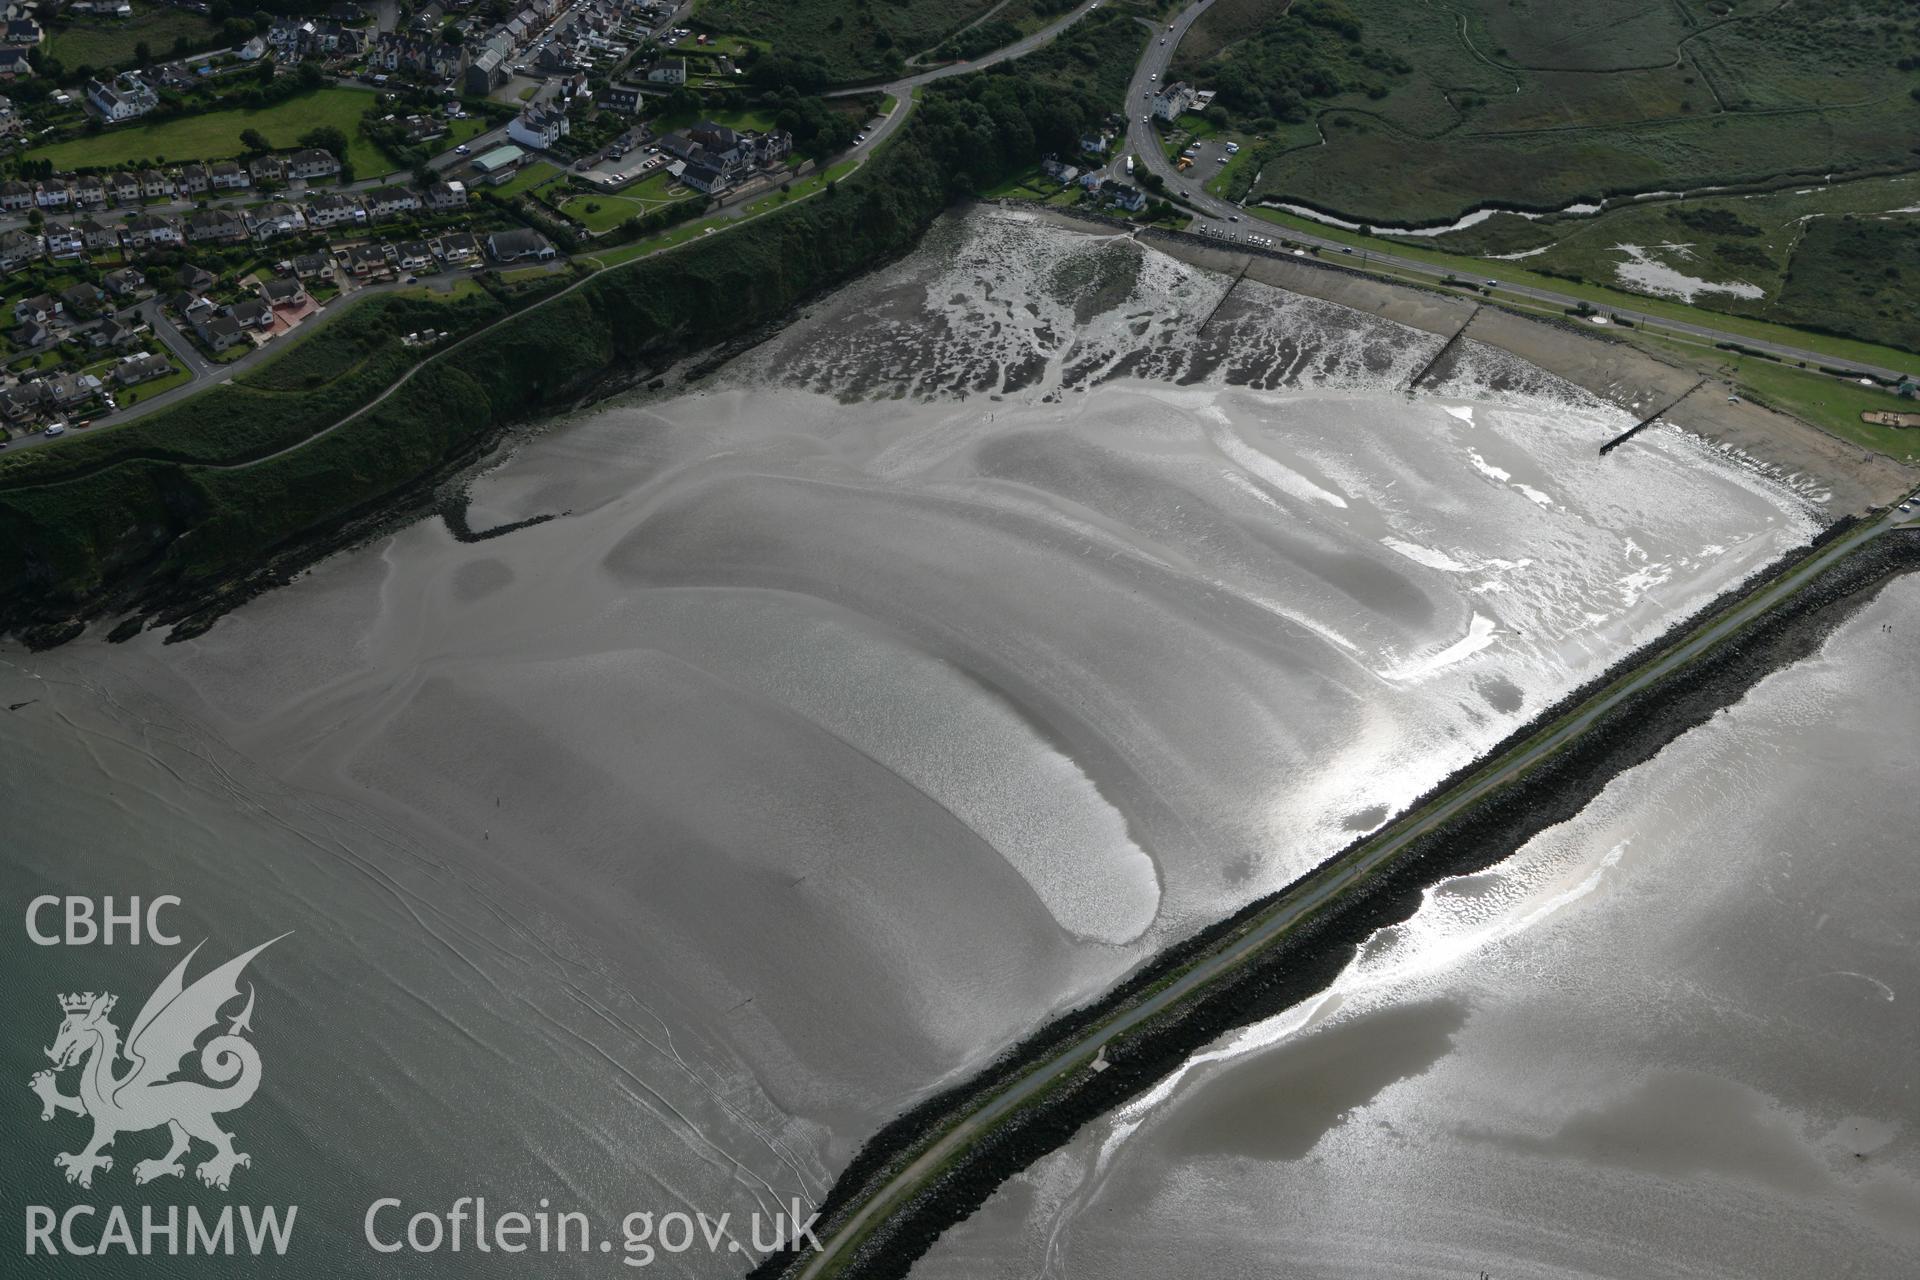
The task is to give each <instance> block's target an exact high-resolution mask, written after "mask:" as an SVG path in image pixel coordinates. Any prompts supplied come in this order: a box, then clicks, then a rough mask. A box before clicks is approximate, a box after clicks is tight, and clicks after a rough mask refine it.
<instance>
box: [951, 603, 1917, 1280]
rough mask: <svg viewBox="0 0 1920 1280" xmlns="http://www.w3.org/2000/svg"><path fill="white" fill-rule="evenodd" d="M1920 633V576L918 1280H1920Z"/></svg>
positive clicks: (1404, 930) (1064, 1163)
mask: <svg viewBox="0 0 1920 1280" xmlns="http://www.w3.org/2000/svg"><path fill="white" fill-rule="evenodd" d="M1889 624H1890V625H1891V626H1892V628H1893V629H1892V631H1891V632H1889V631H1887V630H1886V629H1885V628H1886V627H1887V626H1888V625H1889ZM1916 635H1920V579H1916V578H1914V577H1912V576H1909V577H1907V578H1904V579H1900V580H1897V581H1895V582H1894V583H1893V584H1892V585H1891V586H1890V587H1889V588H1888V589H1887V590H1886V591H1885V592H1884V594H1883V595H1882V596H1881V597H1879V598H1878V599H1877V600H1876V601H1875V602H1873V603H1872V604H1871V605H1869V606H1868V607H1867V608H1866V609H1864V610H1863V611H1862V612H1861V613H1860V614H1859V615H1858V616H1856V617H1855V618H1854V619H1852V620H1851V621H1849V622H1848V623H1847V624H1845V625H1844V627H1843V628H1842V629H1841V630H1839V631H1838V632H1837V633H1836V634H1835V635H1834V636H1833V637H1832V638H1831V639H1830V640H1829V641H1828V643H1827V644H1826V646H1825V648H1824V649H1823V651H1822V652H1821V653H1820V654H1819V655H1818V656H1817V657H1814V658H1812V659H1809V660H1807V661H1805V662H1802V663H1799V664H1797V665H1795V666H1792V667H1789V668H1787V669H1785V670H1783V671H1780V672H1778V673H1776V674H1774V675H1773V676H1771V677H1769V678H1768V679H1767V680H1766V681H1764V682H1763V683H1762V684H1760V685H1759V686H1758V687H1756V688H1755V689H1754V690H1753V691H1752V692H1751V693H1750V694H1749V695H1748V696H1747V697H1746V698H1745V699H1744V700H1742V701H1741V702H1740V703H1738V704H1736V705H1735V706H1734V707H1733V708H1731V709H1730V710H1728V711H1727V712H1725V713H1723V714H1721V715H1720V716H1718V717H1716V718H1715V719H1714V720H1712V721H1711V722H1709V723H1708V724H1706V725H1703V726H1701V727H1700V728H1698V729H1696V730H1694V731H1693V732H1691V733H1689V734H1687V735H1685V736H1684V737H1682V738H1681V739H1679V740H1678V741H1676V742H1675V743H1674V744H1672V745H1671V746H1669V747H1668V748H1667V749H1666V750H1665V751H1663V752H1662V753H1661V754H1660V755H1659V756H1658V757H1656V758H1655V759H1654V760H1652V761H1651V762H1649V763H1647V764H1645V765H1643V766H1641V767H1639V768H1636V769H1633V770H1631V771H1629V772H1627V773H1625V774H1622V775H1621V776H1620V777H1618V778H1617V779H1615V780H1614V782H1613V783H1612V785H1610V786H1609V787H1608V788H1607V790H1606V791H1605V792H1604V793H1603V794H1602V795H1601V796H1600V797H1599V798H1598V799H1596V800H1595V802H1594V803H1593V804H1592V805H1591V806H1589V807H1588V809H1587V810H1586V811H1585V812H1583V813H1582V814H1581V815H1580V816H1579V817H1578V818H1576V819H1575V820H1573V821H1571V822H1568V823H1566V824H1564V825H1562V826H1560V827H1556V828H1554V829H1552V830H1549V831H1547V832H1544V833H1542V834H1541V835H1540V836H1539V837H1537V838H1536V839H1534V840H1533V841H1531V842H1530V843H1529V844H1528V845H1527V846H1525V847H1524V848H1523V849H1521V850H1520V851H1519V853H1517V854H1516V855H1515V856H1514V857H1513V858H1512V859H1510V860H1509V861H1507V862H1505V863H1502V864H1501V865H1499V866H1496V867H1494V868H1492V869H1490V870H1488V871H1486V872H1483V873H1480V874H1477V875H1473V876H1468V877H1464V878H1460V879H1456V880H1453V881H1450V882H1446V883H1443V884H1441V885H1439V886H1437V887H1436V888H1434V889H1433V890H1431V891H1430V892H1429V893H1428V895H1427V900H1426V903H1425V905H1424V907H1423V908H1422V909H1421V910H1420V911H1419V913H1418V914H1417V915H1416V916H1415V917H1414V918H1413V919H1411V920H1410V921H1408V922H1407V923H1406V924H1404V925H1401V926H1397V927H1395V928H1392V929H1389V930H1385V931H1383V932H1382V933H1381V934H1379V935H1376V937H1375V938H1374V939H1373V941H1372V942H1371V943H1369V944H1368V945H1367V947H1366V948H1364V950H1363V953H1362V955H1361V956H1360V957H1359V958H1358V959H1357V960H1356V962H1355V963H1354V964H1353V965H1352V966H1351V967H1350V969H1349V970H1348V971H1347V972H1346V973H1345V974H1344V975H1343V976H1342V977H1341V978H1340V979H1339V980H1338V981H1337V982H1336V984H1335V985H1334V987H1333V988H1332V989H1331V990H1330V991H1329V992H1328V993H1327V994H1325V995H1324V996H1322V997H1320V998H1316V999H1314V1000H1310V1001H1308V1002H1306V1003H1305V1004H1304V1005H1302V1006H1300V1007H1297V1008H1295V1009H1293V1010H1290V1011H1288V1012H1287V1013H1285V1014H1283V1015H1280V1016H1278V1017H1276V1018H1274V1019H1272V1020H1270V1021H1268V1022H1266V1023H1263V1024H1260V1025H1256V1026H1253V1027H1249V1028H1247V1029H1245V1030H1243V1031H1240V1032H1236V1033H1233V1034H1231V1035H1228V1036H1226V1037H1224V1038H1223V1039H1222V1040H1220V1041H1219V1042H1217V1043H1216V1044H1214V1045H1212V1046H1209V1047H1208V1048H1207V1049H1205V1050H1203V1051H1202V1052H1200V1053H1198V1054H1196V1055H1195V1056H1194V1057H1193V1058H1192V1059H1191V1060H1190V1061H1189V1062H1188V1063H1187V1064H1186V1066H1185V1067H1184V1068H1182V1069H1181V1071H1180V1073H1179V1074H1178V1075H1177V1076H1176V1077H1174V1078H1172V1079H1170V1080H1168V1081H1166V1082H1163V1083H1162V1084H1161V1085H1160V1086H1159V1087H1157V1088H1156V1089H1154V1090H1153V1091H1152V1092H1151V1093H1149V1094H1148V1095H1146V1096H1145V1097H1144V1098H1143V1099H1142V1100H1140V1101H1139V1102H1137V1103H1135V1104H1133V1105H1130V1106H1128V1107H1126V1108H1124V1109H1122V1110H1121V1111H1120V1112H1119V1113H1117V1114H1116V1115H1113V1116H1110V1117H1106V1118H1104V1119H1102V1120H1101V1121H1099V1122H1097V1123H1095V1124H1094V1125H1092V1126H1090V1127H1088V1128H1087V1129H1086V1130H1084V1131H1082V1132H1081V1133H1080V1134H1079V1135H1077V1136H1076V1138H1075V1139H1074V1141H1073V1142H1072V1143H1071V1144H1070V1145H1069V1146H1068V1147H1067V1148H1065V1149H1063V1150H1062V1151H1060V1152H1058V1153H1056V1154H1055V1155H1053V1156H1051V1157H1049V1158H1047V1159H1045V1160H1043V1161H1041V1162H1040V1163H1039V1164H1037V1165H1036V1166H1035V1167H1034V1168H1033V1169H1031V1170H1029V1171H1028V1172H1027V1173H1025V1174H1023V1175H1021V1176H1020V1177H1018V1178H1016V1179H1015V1180H1014V1181H1012V1182H1010V1183H1009V1184H1008V1185H1006V1186H1005V1187H1003V1188H1001V1190H1000V1191H999V1192H998V1193H997V1194H996V1196H995V1197H994V1198H993V1200H991V1201H990V1202H989V1203H988V1205H987V1206H986V1207H985V1208H984V1209H982V1210H981V1211H980V1212H979V1213H978V1214H976V1215H975V1216H974V1217H973V1218H972V1219H971V1220H969V1221H968V1222H966V1223H964V1224H963V1225H962V1226H960V1227H958V1228H956V1229H955V1230H954V1231H952V1232H950V1233H948V1235H947V1237H946V1238H945V1239H943V1240H942V1241H941V1242H940V1244H939V1245H938V1246H936V1248H935V1251H934V1253H933V1255H932V1256H931V1257H930V1258H928V1259H927V1260H926V1261H924V1262H923V1263H922V1264H921V1265H920V1266H919V1267H918V1268H917V1269H916V1271H915V1275H916V1276H925V1277H930V1278H932V1280H945V1278H948V1277H953V1278H956V1280H957V1278H958V1277H962V1276H965V1277H970V1278H977V1277H997V1276H1058V1277H1070V1276H1072V1277H1077V1276H1101V1277H1116V1278H1122V1280H1124V1278H1127V1277H1149V1276H1162V1275H1168V1274H1175V1273H1177V1274H1184V1275H1206V1276H1222V1277H1224V1276H1252V1275H1259V1276H1269V1277H1293V1276H1301V1277H1305V1276H1312V1277H1340V1276H1352V1277H1376V1276H1434V1275H1466V1276H1472V1275H1476V1274H1482V1273H1484V1274H1486V1275H1489V1276H1494V1277H1501V1278H1503V1280H1504V1278H1506V1277H1601V1276H1609V1277H1610V1276H1689V1277H1695V1276H1697V1277H1743V1278H1748V1280H1757V1278H1770V1277H1781V1278H1782V1280H1788V1278H1797V1277H1803V1276H1816V1275H1818V1276H1855V1277H1886V1278H1888V1280H1893V1278H1895V1277H1902V1276H1911V1275H1913V1274H1914V1270H1915V1265H1916V1260H1920V1091H1917V1090H1916V1088H1915V1084H1914V1074H1913V1064H1914V1062H1915V1060H1916V1055H1920V1013H1916V1008H1917V1007H1920V1006H1916V1000H1917V999H1920V959H1917V958H1916V953H1915V950H1914V947H1913V937H1912V928H1913V922H1914V920H1915V919H1916V918H1920V874H1916V872H1920V855H1917V854H1916V844H1915V839H1914V832H1915V830H1916V827H1920V799H1917V798H1916V796H1915V794H1914V791H1913V787H1912V760H1913V758H1914V755H1915V753H1916V751H1920V675H1916V672H1915V668H1914V664H1913V661H1912V652H1913V643H1914V638H1915V636H1916Z"/></svg>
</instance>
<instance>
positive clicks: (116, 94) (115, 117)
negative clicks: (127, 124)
mask: <svg viewBox="0 0 1920 1280" xmlns="http://www.w3.org/2000/svg"><path fill="white" fill-rule="evenodd" d="M87 105H89V106H91V107H92V108H93V109H94V110H95V111H97V112H99V114H100V118H101V119H102V120H105V121H106V122H107V123H108V124H119V123H120V122H121V121H123V120H134V119H138V118H139V117H141V116H143V115H145V114H147V112H149V111H151V110H153V109H154V108H155V107H157V106H159V105H160V95H159V94H157V93H155V92H154V91H153V88H152V86H150V85H148V84H147V83H146V81H144V80H142V79H141V78H140V77H139V76H137V75H135V74H134V73H133V72H131V71H123V72H121V73H120V74H119V75H117V76H115V77H114V78H113V79H112V80H90V81H88V82H87Z"/></svg>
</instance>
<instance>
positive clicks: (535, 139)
mask: <svg viewBox="0 0 1920 1280" xmlns="http://www.w3.org/2000/svg"><path fill="white" fill-rule="evenodd" d="M571 128H572V126H571V124H569V123H568V121H567V113H566V112H564V111H553V110H549V109H547V108H545V107H528V108H527V109H526V110H525V111H522V112H521V113H520V114H519V115H517V116H515V117H514V120H513V123H512V124H510V125H508V126H507V136H508V137H509V138H512V139H513V140H514V141H515V142H517V143H519V144H520V145H521V146H523V147H531V148H532V149H533V150H535V151H545V150H547V149H548V148H550V147H552V146H553V144H554V143H556V142H558V141H560V139H562V138H564V137H566V136H567V133H568V131H569V130H570V129H571Z"/></svg>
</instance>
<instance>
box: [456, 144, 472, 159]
mask: <svg viewBox="0 0 1920 1280" xmlns="http://www.w3.org/2000/svg"><path fill="white" fill-rule="evenodd" d="M453 154H455V155H457V156H470V155H472V154H473V148H472V147H470V146H468V145H467V144H466V143H464V142H463V143H461V144H460V145H459V146H457V147H455V148H454V149H453Z"/></svg>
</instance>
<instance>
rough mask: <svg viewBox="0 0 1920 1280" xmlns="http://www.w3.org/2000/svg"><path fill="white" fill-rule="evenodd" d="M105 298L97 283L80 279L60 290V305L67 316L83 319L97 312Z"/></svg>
mask: <svg viewBox="0 0 1920 1280" xmlns="http://www.w3.org/2000/svg"><path fill="white" fill-rule="evenodd" d="M106 300H107V295H106V294H105V293H103V292H102V291H101V289H100V286H99V285H96V284H88V283H86V282H84V281H82V282H81V283H79V284H74V285H68V286H67V287H66V288H65V289H63V290H61V291H60V305H61V306H62V307H63V308H64V309H65V310H66V313H67V314H68V315H69V316H72V317H74V318H77V319H81V320H85V319H90V318H91V317H93V316H95V315H97V314H99V311H100V305H101V304H102V303H104V302H105V301H106Z"/></svg>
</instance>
